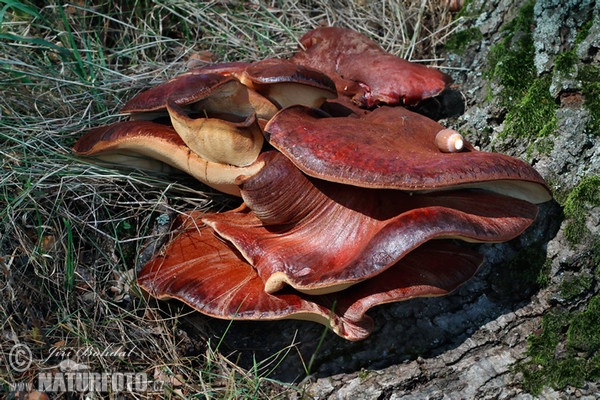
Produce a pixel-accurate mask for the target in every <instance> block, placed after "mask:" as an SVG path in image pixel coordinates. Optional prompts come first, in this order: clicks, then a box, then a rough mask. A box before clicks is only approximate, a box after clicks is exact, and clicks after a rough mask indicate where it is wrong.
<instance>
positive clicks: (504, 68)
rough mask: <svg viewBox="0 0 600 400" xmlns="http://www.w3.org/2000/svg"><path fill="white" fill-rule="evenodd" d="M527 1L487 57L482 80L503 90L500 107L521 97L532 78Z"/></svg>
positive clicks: (530, 20) (529, 5) (530, 5)
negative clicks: (486, 68) (492, 82)
mask: <svg viewBox="0 0 600 400" xmlns="http://www.w3.org/2000/svg"><path fill="white" fill-rule="evenodd" d="M534 4H535V1H529V2H528V3H527V4H526V5H525V6H523V8H521V10H520V11H519V14H518V16H517V17H516V18H514V19H513V20H512V21H511V22H510V23H508V24H507V25H506V26H505V28H504V29H503V31H504V32H505V34H506V36H505V37H504V39H503V40H502V41H500V42H499V43H498V44H496V45H495V46H492V47H491V48H490V51H489V53H488V63H489V69H488V70H487V71H486V73H485V76H486V77H487V78H488V79H490V80H494V81H496V82H498V83H499V84H500V85H502V86H503V93H502V95H501V98H500V102H501V105H503V106H505V107H510V106H511V105H512V104H514V102H515V101H518V100H517V99H520V98H521V97H523V96H524V95H525V94H526V92H527V89H528V88H529V85H530V84H531V82H532V81H533V80H534V79H535V77H536V70H535V65H534V63H533V58H534V54H535V49H534V46H533V35H532V32H531V26H532V24H533V6H534Z"/></svg>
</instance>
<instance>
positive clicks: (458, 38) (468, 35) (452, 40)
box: [445, 27, 483, 54]
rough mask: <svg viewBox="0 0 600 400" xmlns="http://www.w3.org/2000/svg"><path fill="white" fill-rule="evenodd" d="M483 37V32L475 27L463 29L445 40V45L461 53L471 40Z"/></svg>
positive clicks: (476, 40)
mask: <svg viewBox="0 0 600 400" xmlns="http://www.w3.org/2000/svg"><path fill="white" fill-rule="evenodd" d="M481 39H483V34H482V33H481V31H480V30H479V28H477V27H473V28H469V29H464V30H462V31H457V32H455V33H453V34H452V35H451V36H450V37H449V38H448V40H447V41H446V44H445V47H446V49H448V50H449V51H452V52H454V53H456V54H462V53H463V52H464V51H465V49H466V48H467V47H468V46H469V45H470V44H471V43H473V42H479V41H481Z"/></svg>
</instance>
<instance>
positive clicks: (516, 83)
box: [486, 1, 572, 152]
mask: <svg viewBox="0 0 600 400" xmlns="http://www.w3.org/2000/svg"><path fill="white" fill-rule="evenodd" d="M534 4H535V2H534V1H530V2H528V3H527V4H526V5H525V6H524V7H523V8H522V9H521V10H520V11H519V14H518V16H517V17H516V18H515V19H513V20H512V21H511V22H510V23H509V24H507V26H506V28H505V29H504V31H505V32H506V36H505V37H504V39H503V40H502V41H501V42H500V43H498V44H497V45H495V46H493V47H492V48H491V49H490V52H489V55H488V62H489V69H488V70H487V72H486V77H487V78H488V79H490V80H492V81H495V82H497V83H499V84H500V85H501V86H502V92H501V94H500V98H499V102H500V105H501V106H503V107H505V108H506V110H507V115H506V119H505V122H504V123H505V129H504V131H503V134H502V136H504V137H518V138H522V139H535V138H538V137H547V136H548V135H549V134H551V133H553V132H554V131H555V130H556V128H557V121H556V109H557V108H558V105H557V104H556V102H555V100H554V98H553V97H552V96H551V95H550V84H551V83H552V80H551V77H550V76H542V77H537V73H536V69H535V65H534V55H535V49H534V45H533V36H532V32H531V26H532V24H533V6H534ZM571 61H572V60H571V59H570V58H567V57H565V58H564V59H563V64H567V63H568V62H571ZM552 146H553V143H552V141H542V142H540V148H538V150H540V151H543V152H549V151H550V150H552Z"/></svg>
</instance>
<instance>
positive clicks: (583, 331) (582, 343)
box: [567, 295, 600, 355]
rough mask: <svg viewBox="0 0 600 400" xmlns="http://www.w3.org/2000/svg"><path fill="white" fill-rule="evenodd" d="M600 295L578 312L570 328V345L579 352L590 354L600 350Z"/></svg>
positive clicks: (568, 337) (568, 336)
mask: <svg viewBox="0 0 600 400" xmlns="http://www.w3.org/2000/svg"><path fill="white" fill-rule="evenodd" d="M599 327H600V295H596V296H595V297H593V298H592V300H591V301H590V303H589V304H588V306H587V309H586V310H585V311H584V312H582V313H580V314H577V315H576V316H575V317H574V318H573V321H572V322H571V325H570V326H569V330H568V331H567V339H568V344H569V347H570V348H572V349H573V350H574V351H577V352H584V353H586V354H589V355H593V354H596V353H597V352H598V351H600V329H598V328H599Z"/></svg>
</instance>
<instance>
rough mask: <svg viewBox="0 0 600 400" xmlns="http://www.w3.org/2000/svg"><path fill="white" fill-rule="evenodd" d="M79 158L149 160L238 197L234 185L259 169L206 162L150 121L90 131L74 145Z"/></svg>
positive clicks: (173, 134) (258, 166)
mask: <svg viewBox="0 0 600 400" xmlns="http://www.w3.org/2000/svg"><path fill="white" fill-rule="evenodd" d="M73 151H74V152H75V153H76V154H78V155H82V156H91V157H97V158H100V159H104V160H106V161H111V162H115V161H116V162H120V163H122V162H123V158H122V157H123V156H125V157H129V161H130V162H129V164H128V166H137V165H140V164H135V163H134V161H136V162H137V160H139V159H140V157H141V156H143V157H144V158H142V159H141V160H144V159H145V157H149V158H151V159H153V160H159V161H161V162H164V163H166V164H168V165H171V166H173V167H175V168H177V169H179V170H181V171H184V172H186V173H188V174H190V175H192V176H193V177H194V178H196V179H198V180H199V181H201V182H203V183H205V184H207V185H208V186H210V187H212V188H214V189H216V190H219V191H221V192H224V193H228V194H232V195H236V196H239V195H240V192H239V188H238V187H237V185H236V184H235V181H236V178H237V177H238V176H239V175H251V174H254V173H256V172H257V171H258V170H260V169H261V168H262V164H261V163H260V162H255V163H254V164H252V165H249V166H247V167H235V166H231V165H225V164H220V163H215V162H210V161H207V160H205V159H203V158H201V157H200V156H198V155H197V154H195V153H194V152H192V151H191V150H190V148H189V147H187V146H186V144H185V143H184V142H183V140H182V139H181V137H180V136H179V135H178V134H177V132H175V130H174V129H173V128H172V127H170V126H166V125H161V124H157V123H154V122H151V121H123V122H117V123H114V124H112V125H107V126H102V127H99V128H95V129H92V130H91V131H89V132H87V133H86V134H85V135H83V136H82V137H81V138H79V140H78V141H77V142H76V143H75V145H74V146H73Z"/></svg>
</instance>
